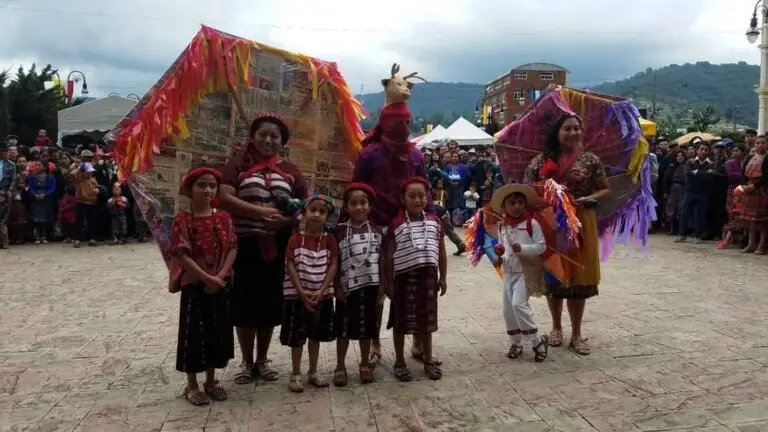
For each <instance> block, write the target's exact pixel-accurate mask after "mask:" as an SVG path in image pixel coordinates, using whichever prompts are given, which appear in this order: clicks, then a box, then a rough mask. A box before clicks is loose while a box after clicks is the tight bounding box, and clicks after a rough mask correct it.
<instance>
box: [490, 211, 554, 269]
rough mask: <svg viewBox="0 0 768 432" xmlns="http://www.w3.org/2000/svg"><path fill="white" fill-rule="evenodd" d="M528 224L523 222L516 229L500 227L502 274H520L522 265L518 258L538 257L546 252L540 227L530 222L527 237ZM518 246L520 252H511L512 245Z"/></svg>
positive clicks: (545, 244)
mask: <svg viewBox="0 0 768 432" xmlns="http://www.w3.org/2000/svg"><path fill="white" fill-rule="evenodd" d="M527 224H528V222H527V221H525V220H523V221H522V222H520V223H519V224H517V226H516V227H511V226H509V225H502V226H501V232H500V233H499V234H500V235H499V237H500V241H501V242H502V244H503V245H504V255H503V264H502V267H503V268H504V273H522V272H523V265H522V263H521V262H520V257H521V256H523V257H538V256H539V255H541V254H543V253H544V252H546V251H547V241H546V240H545V239H544V233H543V232H542V231H541V225H539V223H538V222H537V221H536V220H535V219H533V220H531V231H532V233H531V234H532V235H528V227H527ZM515 243H517V244H519V245H520V252H515V251H513V250H512V245H513V244H515Z"/></svg>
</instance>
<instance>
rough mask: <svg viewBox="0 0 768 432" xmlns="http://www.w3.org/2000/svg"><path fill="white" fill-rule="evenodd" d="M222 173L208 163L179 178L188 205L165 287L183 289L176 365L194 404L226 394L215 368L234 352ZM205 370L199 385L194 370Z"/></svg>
mask: <svg viewBox="0 0 768 432" xmlns="http://www.w3.org/2000/svg"><path fill="white" fill-rule="evenodd" d="M221 181H222V176H221V174H220V173H219V172H218V171H216V170H214V169H211V168H209V167H205V166H203V167H198V168H194V169H192V170H190V171H189V172H188V173H187V175H185V176H184V178H183V179H182V181H181V189H182V193H183V194H184V195H186V196H188V197H189V198H190V209H189V211H182V212H180V213H178V214H177V215H176V216H175V217H174V218H173V225H172V227H171V247H170V253H171V264H170V269H169V278H168V279H169V283H168V291H169V292H171V293H181V299H180V306H179V333H178V334H179V337H178V343H177V345H176V370H178V371H179V372H184V373H185V374H187V385H186V388H185V389H184V396H185V398H186V399H187V401H189V402H190V403H191V404H192V405H197V406H199V405H207V404H208V403H209V401H208V398H209V397H210V398H211V399H212V400H214V401H223V400H226V399H227V397H228V396H227V391H226V390H224V388H223V387H221V385H220V384H219V383H218V381H216V369H224V368H225V367H227V364H228V363H229V360H230V359H233V358H234V357H235V340H234V336H233V335H232V323H231V321H230V313H229V312H230V299H229V287H230V285H231V284H230V279H231V275H232V265H233V264H234V262H235V257H236V256H237V238H236V236H235V230H234V226H233V223H232V218H231V217H230V215H229V214H227V213H226V212H223V211H217V209H216V208H214V207H213V204H214V200H215V199H216V195H217V193H218V188H219V185H220V184H221ZM202 372H205V382H204V383H203V388H202V390H201V389H200V384H199V383H198V381H197V374H199V373H202Z"/></svg>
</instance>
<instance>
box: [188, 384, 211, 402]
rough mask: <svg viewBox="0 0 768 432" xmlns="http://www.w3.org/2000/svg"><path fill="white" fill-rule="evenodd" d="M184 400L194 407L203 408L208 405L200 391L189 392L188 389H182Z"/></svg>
mask: <svg viewBox="0 0 768 432" xmlns="http://www.w3.org/2000/svg"><path fill="white" fill-rule="evenodd" d="M184 399H186V400H187V402H189V403H191V404H192V405H194V406H203V405H208V403H209V402H208V398H207V397H206V396H205V393H203V392H202V391H200V389H197V390H191V389H190V388H189V387H187V388H185V389H184Z"/></svg>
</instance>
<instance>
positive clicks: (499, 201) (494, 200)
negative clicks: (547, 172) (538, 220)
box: [491, 183, 541, 214]
mask: <svg viewBox="0 0 768 432" xmlns="http://www.w3.org/2000/svg"><path fill="white" fill-rule="evenodd" d="M513 193H520V194H523V195H525V199H526V201H527V202H528V207H535V206H537V205H539V203H540V202H541V198H539V194H537V193H536V191H535V190H534V189H533V188H532V187H530V186H528V185H525V184H520V183H510V184H505V185H504V186H502V187H500V188H498V189H497V190H496V192H494V193H493V197H491V208H493V211H494V212H496V213H498V214H504V200H505V199H507V197H508V196H510V195H512V194H513Z"/></svg>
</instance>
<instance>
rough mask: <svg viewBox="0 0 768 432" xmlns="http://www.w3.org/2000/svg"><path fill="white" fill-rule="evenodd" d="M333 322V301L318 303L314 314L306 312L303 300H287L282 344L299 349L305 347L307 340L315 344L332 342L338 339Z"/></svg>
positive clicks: (282, 328)
mask: <svg viewBox="0 0 768 432" xmlns="http://www.w3.org/2000/svg"><path fill="white" fill-rule="evenodd" d="M333 321H334V318H333V299H330V298H329V299H325V300H323V301H321V302H320V303H318V304H317V306H315V308H314V312H310V311H308V310H306V309H305V308H304V303H303V302H302V301H301V300H293V299H291V300H285V302H284V306H283V325H282V326H281V327H280V343H281V344H283V345H285V346H289V347H291V348H298V347H301V346H304V344H306V343H307V339H309V340H311V341H315V342H331V341H333V340H334V339H335V338H336V333H335V331H334V328H333V327H334V322H333Z"/></svg>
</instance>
